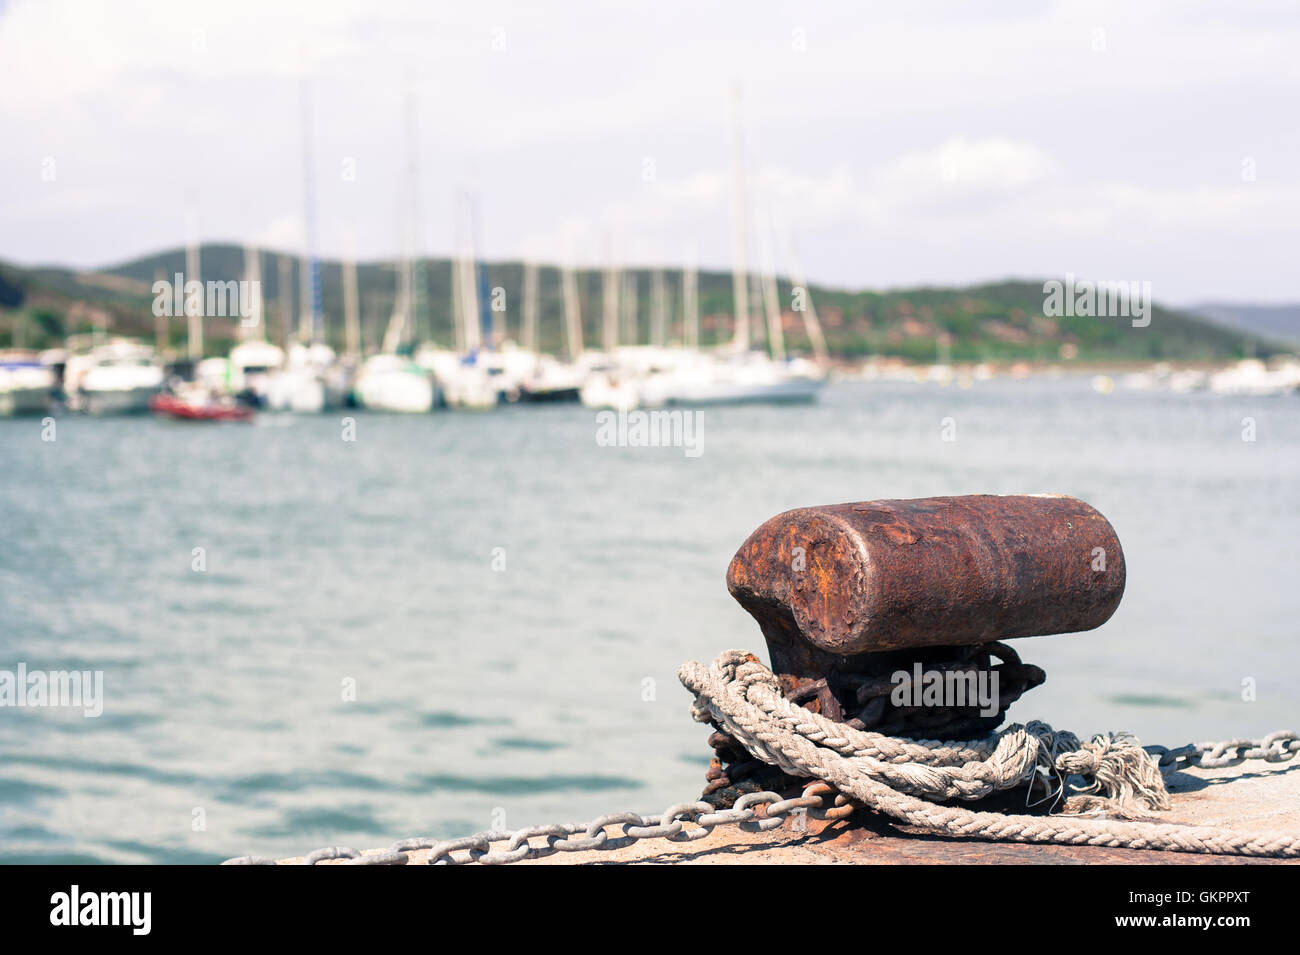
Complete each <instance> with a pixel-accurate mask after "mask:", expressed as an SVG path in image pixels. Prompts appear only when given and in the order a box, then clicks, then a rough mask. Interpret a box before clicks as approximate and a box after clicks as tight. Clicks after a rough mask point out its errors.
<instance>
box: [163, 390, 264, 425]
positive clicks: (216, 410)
mask: <svg viewBox="0 0 1300 955" xmlns="http://www.w3.org/2000/svg"><path fill="white" fill-rule="evenodd" d="M149 410H150V411H152V412H153V413H154V414H163V415H167V416H169V417H172V418H181V419H183V420H185V421H252V420H253V409H252V408H249V407H247V406H246V405H240V404H234V403H231V404H222V403H219V402H216V401H188V400H186V399H184V398H178V397H176V395H165V394H159V395H154V396H153V397H152V398H150V399H149Z"/></svg>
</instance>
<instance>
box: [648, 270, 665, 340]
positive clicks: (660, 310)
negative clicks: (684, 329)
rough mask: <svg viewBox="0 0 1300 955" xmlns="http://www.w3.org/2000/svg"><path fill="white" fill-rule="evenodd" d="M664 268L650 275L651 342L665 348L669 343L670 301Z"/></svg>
mask: <svg viewBox="0 0 1300 955" xmlns="http://www.w3.org/2000/svg"><path fill="white" fill-rule="evenodd" d="M666 298H667V293H666V290H665V288H664V272H663V269H655V270H654V274H653V275H651V277H650V344H652V345H654V346H655V347H656V348H663V347H664V345H666V344H667V343H668V303H667V300H666Z"/></svg>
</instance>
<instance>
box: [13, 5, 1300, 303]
mask: <svg viewBox="0 0 1300 955" xmlns="http://www.w3.org/2000/svg"><path fill="white" fill-rule="evenodd" d="M304 75H305V76H307V77H308V78H309V84H310V90H311V97H310V98H311V103H312V109H311V116H312V136H311V143H312V156H313V162H314V167H315V176H314V179H315V191H316V196H317V201H316V209H317V213H316V218H317V228H316V234H317V244H318V246H319V248H320V250H321V252H322V253H323V254H327V255H338V254H341V253H343V252H346V251H347V250H349V249H355V250H356V252H357V254H358V256H359V257H360V258H362V259H370V258H379V257H387V256H392V255H393V254H395V253H396V252H398V251H401V250H402V249H403V246H404V245H406V244H408V240H407V239H405V238H404V235H405V233H404V232H403V229H404V228H405V226H404V215H403V210H404V209H409V208H412V207H413V203H414V204H415V205H414V207H415V208H418V209H419V211H420V213H421V214H420V217H419V236H418V245H419V249H420V251H421V252H424V253H426V254H431V255H444V254H447V253H448V252H449V251H450V250H451V249H452V248H453V246H454V242H455V226H454V216H453V209H454V208H455V198H456V195H457V193H458V192H467V193H472V194H475V195H477V196H479V210H480V211H479V219H480V222H481V234H480V243H479V247H480V251H481V253H482V254H483V255H484V257H486V258H488V259H502V258H507V257H511V258H513V257H518V256H523V255H531V256H535V257H539V258H540V259H542V260H544V261H560V260H564V259H566V258H570V259H572V260H575V261H578V262H582V263H599V262H601V261H603V260H604V259H605V258H606V256H607V255H611V254H612V255H615V256H617V257H618V258H619V259H622V260H624V261H632V262H636V263H663V264H668V265H676V264H678V263H680V262H681V261H682V260H683V259H684V258H686V257H688V256H689V255H691V254H692V253H691V251H690V250H691V249H692V248H693V249H694V255H695V257H696V259H697V260H698V262H699V263H700V264H701V266H704V267H726V266H728V265H729V264H730V262H731V258H732V252H731V218H730V216H731V195H732V191H731V189H732V187H731V182H732V178H731V173H730V167H731V147H730V143H729V138H728V137H729V132H728V115H729V106H728V103H729V97H730V93H729V91H730V88H731V85H732V82H733V80H734V81H738V82H739V84H740V88H741V90H742V92H743V96H742V102H743V110H742V115H743V130H744V142H745V158H746V169H747V176H748V186H749V189H748V193H749V204H750V212H751V220H752V221H751V225H753V226H754V227H755V228H754V230H753V235H754V236H755V238H754V239H752V240H751V241H752V243H753V244H752V247H751V251H750V256H751V259H753V260H759V258H760V255H761V250H762V244H761V242H760V241H759V239H758V238H757V236H758V235H759V234H760V230H759V229H758V226H760V225H762V224H763V222H764V221H765V220H770V221H771V222H773V223H776V224H777V225H778V226H780V228H781V231H782V232H788V233H789V234H790V235H792V236H793V237H794V239H795V241H796V242H797V245H798V247H799V249H800V251H801V254H802V259H803V261H804V266H805V271H806V272H807V273H808V277H809V278H810V279H812V280H813V281H821V282H827V283H833V284H836V285H842V286H848V287H887V286H900V285H910V284H914V283H921V282H928V283H940V284H952V283H965V282H970V281H979V280H985V279H996V278H1003V277H1008V276H1028V277H1048V276H1063V275H1064V274H1065V273H1066V272H1072V273H1075V274H1076V275H1079V276H1085V277H1089V278H1095V279H1111V280H1118V279H1139V280H1147V281H1150V282H1152V285H1153V294H1154V296H1155V298H1156V299H1157V300H1161V301H1165V302H1172V303H1190V302H1194V301H1198V300H1203V299H1208V298H1218V299H1231V300H1237V301H1256V302H1279V301H1295V300H1297V299H1300V288H1297V280H1296V275H1297V274H1300V269H1297V252H1298V251H1300V244H1298V243H1297V241H1296V238H1297V233H1298V231H1300V122H1297V120H1298V118H1300V108H1298V105H1300V96H1298V94H1300V6H1298V5H1297V4H1295V3H1293V2H1286V0H1277V2H1246V0H1235V2H1225V3H1201V2H1194V0H1182V2H1176V3H1166V4H1161V3H1141V2H1133V0H1127V2H1095V0H1094V2H1086V3H1050V2H1033V0H998V2H988V3H983V4H976V3H969V4H964V3H944V2H936V3H924V2H918V3H913V2H909V3H899V2H896V0H895V2H889V3H878V4H877V3H873V4H867V3H862V2H845V3H825V4H823V3H810V2H802V0H800V2H793V0H789V2H762V0H758V2H755V0H747V2H733V3H729V4H719V3H710V2H707V0H687V2H672V0H656V2H654V3H635V4H633V3H617V2H602V3H599V4H596V3H586V4H578V3H572V4H559V3H542V2H538V3H506V2H499V0H473V2H458V3H449V2H441V3H439V2H434V3H430V2H423V3H419V2H411V3H404V2H382V0H362V2H350V0H300V2H287V0H286V2H275V0H210V2H209V0H201V2H176V3H161V2H159V3H154V4H148V3H136V2H113V3H108V2H103V3H100V2H74V0H0V142H3V146H2V147H0V258H3V259H9V260H14V261H18V262H21V263H25V264H33V263H44V262H54V263H66V264H72V265H76V266H86V267H91V266H100V265H107V264H114V263H117V262H120V261H123V260H125V259H128V258H131V257H134V256H136V255H140V254H145V253H149V252H152V251H156V250H158V249H161V248H164V247H171V246H175V245H177V244H179V243H181V242H183V241H184V239H185V237H186V230H187V214H188V213H189V212H190V211H191V210H193V212H194V214H195V215H196V219H195V220H194V221H197V229H198V233H199V235H200V236H201V237H202V239H203V240H204V241H218V240H234V241H241V242H252V243H257V244H261V245H267V246H271V247H277V248H282V247H294V248H298V247H301V246H302V245H303V244H304V235H305V229H304V225H303V222H304V199H303V182H304V175H303V158H302V128H303V127H302V122H301V113H302V110H301V108H300V103H301V100H302V97H301V89H302V86H303V83H302V82H301V80H300V77H302V76H304ZM407 90H410V91H411V95H410V101H412V102H414V104H415V113H416V117H417V121H416V127H417V129H418V136H417V138H418V144H419V145H418V157H419V162H418V166H417V168H418V180H417V181H418V192H416V193H415V195H416V196H418V200H417V199H415V198H413V194H412V189H411V188H410V185H409V183H410V177H409V176H408V175H407V173H406V168H407V165H408V161H407V157H408V156H409V155H410V153H411V150H410V148H409V147H408V137H407V134H406V123H405V115H406V109H407V107H406V103H407V102H408V95H407ZM777 249H778V255H779V253H780V245H779V244H778V246H777ZM784 264H785V263H782V262H779V263H778V265H779V266H780V267H781V268H782V269H784Z"/></svg>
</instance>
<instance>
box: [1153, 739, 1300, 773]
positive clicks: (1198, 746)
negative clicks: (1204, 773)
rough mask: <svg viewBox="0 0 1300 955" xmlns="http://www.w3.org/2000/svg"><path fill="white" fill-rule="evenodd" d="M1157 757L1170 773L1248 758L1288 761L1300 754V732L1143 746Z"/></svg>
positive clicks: (1236, 762)
mask: <svg viewBox="0 0 1300 955" xmlns="http://www.w3.org/2000/svg"><path fill="white" fill-rule="evenodd" d="M1142 748H1143V749H1145V750H1146V751H1147V752H1148V753H1150V754H1151V755H1152V756H1154V757H1156V760H1157V762H1158V764H1159V766H1160V771H1161V772H1162V773H1164V774H1166V775H1168V774H1169V773H1174V772H1178V771H1179V770H1183V769H1193V768H1194V769H1223V768H1224V767H1227V766H1237V765H1240V764H1241V763H1244V762H1245V761H1246V760H1248V759H1262V760H1264V762H1266V763H1285V762H1287V761H1289V760H1292V759H1294V758H1295V756H1296V753H1300V734H1297V733H1295V732H1293V731H1291V730H1278V731H1277V732H1276V733H1269V734H1268V735H1267V736H1265V737H1264V738H1263V739H1260V740H1252V739H1226V740H1223V741H1222V742H1218V743H1188V744H1187V745H1186V746H1179V747H1177V748H1176V749H1170V748H1169V747H1167V746H1144V747H1142Z"/></svg>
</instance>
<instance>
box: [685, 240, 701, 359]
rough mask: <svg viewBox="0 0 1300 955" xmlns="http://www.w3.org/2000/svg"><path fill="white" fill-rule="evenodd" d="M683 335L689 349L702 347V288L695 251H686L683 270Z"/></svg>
mask: <svg viewBox="0 0 1300 955" xmlns="http://www.w3.org/2000/svg"><path fill="white" fill-rule="evenodd" d="M682 324H683V330H682V335H683V337H684V338H685V344H686V347H687V348H699V347H700V288H699V273H698V272H696V270H695V249H694V247H691V248H689V249H687V250H686V267H685V268H683V269H682Z"/></svg>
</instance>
